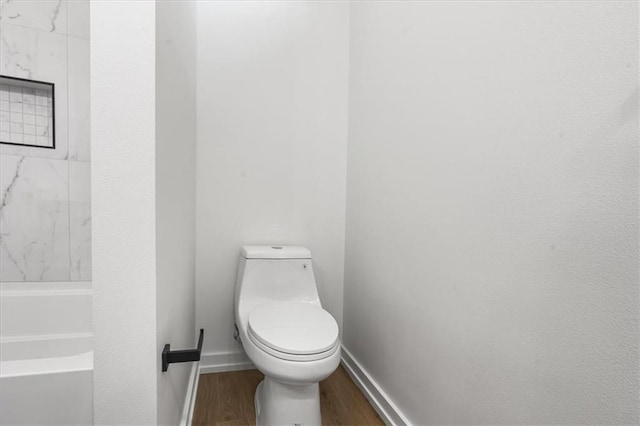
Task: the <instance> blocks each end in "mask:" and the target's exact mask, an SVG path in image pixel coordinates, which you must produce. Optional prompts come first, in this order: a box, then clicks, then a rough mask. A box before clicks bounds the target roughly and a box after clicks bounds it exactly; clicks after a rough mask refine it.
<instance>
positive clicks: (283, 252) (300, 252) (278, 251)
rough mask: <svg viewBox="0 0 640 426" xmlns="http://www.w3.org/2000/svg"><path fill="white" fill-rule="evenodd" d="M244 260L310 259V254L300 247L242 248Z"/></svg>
mask: <svg viewBox="0 0 640 426" xmlns="http://www.w3.org/2000/svg"><path fill="white" fill-rule="evenodd" d="M242 257H244V258H245V259H311V252H310V251H309V249H307V248H306V247H301V246H278V245H273V246H243V247H242Z"/></svg>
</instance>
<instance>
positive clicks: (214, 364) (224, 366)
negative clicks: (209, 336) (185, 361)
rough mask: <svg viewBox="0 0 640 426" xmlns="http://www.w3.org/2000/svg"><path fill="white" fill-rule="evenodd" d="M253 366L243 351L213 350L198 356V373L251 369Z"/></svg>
mask: <svg viewBox="0 0 640 426" xmlns="http://www.w3.org/2000/svg"><path fill="white" fill-rule="evenodd" d="M253 368H255V367H254V366H253V363H252V362H251V360H250V359H249V358H247V356H246V355H245V354H244V352H215V353H209V354H203V355H202V357H201V358H200V374H208V373H222V372H225V371H238V370H251V369H253Z"/></svg>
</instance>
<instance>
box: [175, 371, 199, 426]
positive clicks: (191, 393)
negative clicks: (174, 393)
mask: <svg viewBox="0 0 640 426" xmlns="http://www.w3.org/2000/svg"><path fill="white" fill-rule="evenodd" d="M199 364H200V363H198V362H194V363H193V365H192V366H191V372H190V373H189V384H188V385H187V395H186V396H185V398H184V406H183V408H182V418H181V419H180V426H191V422H192V420H193V407H195V405H196V396H197V394H198V382H199V381H200V371H199V370H200V368H199V367H200V365H199Z"/></svg>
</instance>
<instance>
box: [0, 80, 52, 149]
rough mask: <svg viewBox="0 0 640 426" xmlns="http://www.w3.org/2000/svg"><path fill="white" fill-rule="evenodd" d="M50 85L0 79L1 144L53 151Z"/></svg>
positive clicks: (40, 82) (33, 81)
mask: <svg viewBox="0 0 640 426" xmlns="http://www.w3.org/2000/svg"><path fill="white" fill-rule="evenodd" d="M54 95H55V87H54V84H53V83H47V82H44V81H36V80H28V79H23V78H17V77H9V76H4V75H0V143H3V144H8V145H21V146H32V147H38V148H50V149H55V147H56V139H55V96H54Z"/></svg>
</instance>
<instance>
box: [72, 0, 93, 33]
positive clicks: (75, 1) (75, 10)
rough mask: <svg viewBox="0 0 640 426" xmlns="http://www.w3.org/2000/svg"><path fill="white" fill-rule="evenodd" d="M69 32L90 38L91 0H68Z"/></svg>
mask: <svg viewBox="0 0 640 426" xmlns="http://www.w3.org/2000/svg"><path fill="white" fill-rule="evenodd" d="M67 33H68V34H69V35H70V36H74V37H82V38H84V39H87V40H88V39H89V0H70V1H68V2H67Z"/></svg>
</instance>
